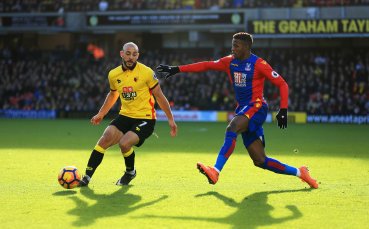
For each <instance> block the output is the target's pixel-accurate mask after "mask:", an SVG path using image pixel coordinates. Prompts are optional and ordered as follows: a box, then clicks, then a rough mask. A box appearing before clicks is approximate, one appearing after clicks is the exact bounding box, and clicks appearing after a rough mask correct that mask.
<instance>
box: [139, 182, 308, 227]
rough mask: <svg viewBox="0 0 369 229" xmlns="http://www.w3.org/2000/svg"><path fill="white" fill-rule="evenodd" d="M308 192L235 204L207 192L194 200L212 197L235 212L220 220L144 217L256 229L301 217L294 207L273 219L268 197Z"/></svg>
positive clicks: (265, 194)
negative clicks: (285, 213) (206, 222)
mask: <svg viewBox="0 0 369 229" xmlns="http://www.w3.org/2000/svg"><path fill="white" fill-rule="evenodd" d="M309 191H311V189H298V190H281V191H268V192H257V193H254V194H252V195H249V196H247V197H245V198H244V199H243V200H242V201H241V202H240V203H237V202H236V201H235V200H233V199H232V198H229V197H226V196H224V195H222V194H219V193H218V192H207V193H204V194H199V195H196V198H199V197H206V196H214V197H216V198H218V199H219V200H221V201H222V202H223V203H224V204H225V205H228V206H230V207H233V208H235V209H237V210H236V212H235V213H233V214H231V215H228V216H225V217H222V218H215V217H194V216H154V215H146V216H147V217H154V218H168V219H181V220H199V221H209V222H215V223H222V224H228V225H233V228H258V227H260V226H270V225H273V224H279V223H283V222H285V221H288V220H294V219H298V218H301V217H302V213H301V212H300V210H299V209H298V208H297V207H296V206H294V205H286V206H285V208H286V209H287V210H288V211H289V214H288V215H287V216H282V217H273V216H272V215H271V211H272V210H273V209H274V207H273V206H272V205H270V204H268V196H269V195H271V194H282V193H292V192H309ZM205 211H206V210H205ZM219 211H220V212H221V209H219Z"/></svg>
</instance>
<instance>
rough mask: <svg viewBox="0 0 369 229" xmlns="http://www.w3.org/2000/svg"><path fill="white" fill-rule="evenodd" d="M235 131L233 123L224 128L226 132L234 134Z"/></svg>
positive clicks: (235, 126) (235, 127)
mask: <svg viewBox="0 0 369 229" xmlns="http://www.w3.org/2000/svg"><path fill="white" fill-rule="evenodd" d="M236 130H237V125H236V124H235V123H234V122H230V123H229V124H228V126H227V128H226V131H227V132H229V131H231V132H236Z"/></svg>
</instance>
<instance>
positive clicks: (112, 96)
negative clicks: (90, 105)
mask: <svg viewBox="0 0 369 229" xmlns="http://www.w3.org/2000/svg"><path fill="white" fill-rule="evenodd" d="M117 99H118V96H117V95H116V93H112V92H109V93H108V95H107V96H106V98H105V101H104V104H103V105H102V106H101V108H100V110H99V113H100V114H102V115H104V116H105V115H106V114H107V113H108V112H109V111H110V109H111V108H112V107H113V106H114V104H115V102H116V101H117Z"/></svg>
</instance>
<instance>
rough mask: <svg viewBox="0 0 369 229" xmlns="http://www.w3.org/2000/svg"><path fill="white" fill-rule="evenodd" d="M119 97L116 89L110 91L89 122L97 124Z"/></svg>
mask: <svg viewBox="0 0 369 229" xmlns="http://www.w3.org/2000/svg"><path fill="white" fill-rule="evenodd" d="M118 97H119V93H118V92H117V91H110V92H109V93H108V95H107V96H106V98H105V101H104V104H103V105H102V106H101V108H100V110H99V113H97V114H96V115H95V116H94V117H92V118H91V123H92V124H93V125H98V124H100V122H101V121H102V120H103V118H104V116H105V115H106V114H107V113H108V112H109V111H110V109H111V108H112V107H113V105H114V104H115V102H116V101H117V99H118Z"/></svg>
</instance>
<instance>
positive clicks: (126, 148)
mask: <svg viewBox="0 0 369 229" xmlns="http://www.w3.org/2000/svg"><path fill="white" fill-rule="evenodd" d="M119 147H120V151H121V152H122V153H126V152H128V151H129V150H131V148H132V146H131V145H130V144H128V143H126V142H119Z"/></svg>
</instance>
